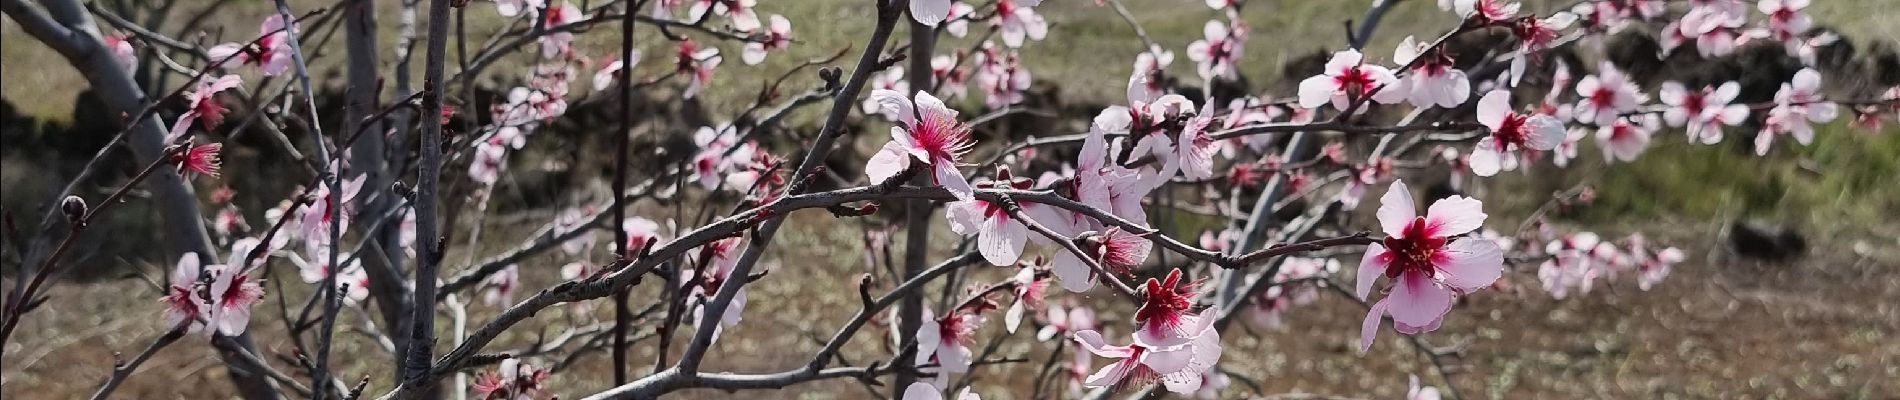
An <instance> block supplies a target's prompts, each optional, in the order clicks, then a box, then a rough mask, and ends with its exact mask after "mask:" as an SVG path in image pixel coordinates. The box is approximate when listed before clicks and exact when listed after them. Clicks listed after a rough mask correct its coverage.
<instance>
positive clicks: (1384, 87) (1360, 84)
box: [1300, 49, 1407, 111]
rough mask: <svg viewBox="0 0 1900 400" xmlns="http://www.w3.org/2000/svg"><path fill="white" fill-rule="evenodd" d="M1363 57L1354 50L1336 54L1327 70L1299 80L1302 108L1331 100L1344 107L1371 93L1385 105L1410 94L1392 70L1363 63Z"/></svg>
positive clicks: (1339, 107) (1327, 62) (1375, 99)
mask: <svg viewBox="0 0 1900 400" xmlns="http://www.w3.org/2000/svg"><path fill="white" fill-rule="evenodd" d="M1364 59H1365V56H1364V55H1361V54H1359V51H1358V50H1353V49H1346V50H1342V51H1340V52H1337V53H1333V58H1332V59H1330V60H1327V61H1326V72H1325V73H1323V74H1320V75H1314V76H1313V77H1311V78H1306V80H1303V81H1300V107H1305V108H1318V107H1319V106H1321V105H1325V104H1327V103H1328V102H1331V103H1332V105H1333V108H1335V109H1339V110H1345V109H1346V107H1348V105H1347V104H1348V103H1351V102H1353V101H1355V100H1359V99H1360V98H1361V97H1363V96H1366V95H1368V94H1370V95H1371V96H1372V100H1373V101H1377V102H1379V103H1382V104H1392V103H1397V102H1399V101H1402V100H1404V99H1405V97H1406V95H1407V93H1405V91H1404V90H1397V89H1399V88H1395V87H1394V86H1396V85H1399V84H1400V82H1399V80H1398V77H1396V76H1394V75H1392V70H1389V69H1386V68H1385V67H1382V66H1378V65H1367V64H1364V63H1363V61H1364ZM1364 110H1365V109H1364V108H1360V111H1364Z"/></svg>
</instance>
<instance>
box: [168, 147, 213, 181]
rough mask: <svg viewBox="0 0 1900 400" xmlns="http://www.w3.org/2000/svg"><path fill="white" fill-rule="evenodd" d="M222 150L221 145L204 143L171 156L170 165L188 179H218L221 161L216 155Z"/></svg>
mask: <svg viewBox="0 0 1900 400" xmlns="http://www.w3.org/2000/svg"><path fill="white" fill-rule="evenodd" d="M223 150H224V144H223V143H206V144H201V145H197V146H192V147H191V148H189V149H185V151H183V152H180V153H178V154H175V155H172V163H173V164H176V165H177V166H178V172H179V173H180V174H181V175H184V176H185V177H187V178H189V177H191V176H192V175H204V176H209V177H212V178H217V177H218V167H219V163H220V161H221V159H220V158H219V157H218V153H220V152H222V151H223Z"/></svg>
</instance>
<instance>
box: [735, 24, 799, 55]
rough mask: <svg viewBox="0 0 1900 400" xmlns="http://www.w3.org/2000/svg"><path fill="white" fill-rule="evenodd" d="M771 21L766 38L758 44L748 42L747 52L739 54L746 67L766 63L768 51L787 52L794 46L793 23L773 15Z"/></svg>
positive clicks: (757, 42)
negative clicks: (788, 48) (787, 49)
mask: <svg viewBox="0 0 1900 400" xmlns="http://www.w3.org/2000/svg"><path fill="white" fill-rule="evenodd" d="M771 21H772V25H771V26H770V27H769V29H768V30H767V31H766V32H765V34H764V38H763V39H761V40H759V41H756V42H746V44H745V50H744V51H743V52H741V53H740V54H739V59H740V60H741V61H745V63H746V65H758V64H759V63H761V62H765V53H766V52H767V51H774V50H785V49H786V48H787V47H790V46H791V45H792V21H791V20H788V19H785V16H783V15H778V14H772V18H771Z"/></svg>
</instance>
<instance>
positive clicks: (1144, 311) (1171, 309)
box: [1135, 269, 1195, 332]
mask: <svg viewBox="0 0 1900 400" xmlns="http://www.w3.org/2000/svg"><path fill="white" fill-rule="evenodd" d="M1147 289H1148V290H1147V293H1146V295H1147V299H1146V301H1144V302H1142V304H1141V309H1139V310H1135V320H1136V321H1138V322H1140V323H1141V324H1142V326H1144V327H1146V328H1147V329H1149V330H1150V331H1151V332H1152V331H1158V330H1173V329H1175V328H1177V327H1179V326H1180V325H1181V322H1182V321H1181V317H1183V316H1186V315H1187V313H1188V312H1189V311H1192V309H1193V307H1194V295H1195V291H1194V284H1191V283H1190V284H1187V285H1181V270H1179V269H1177V270H1174V271H1172V272H1169V273H1168V279H1167V281H1166V282H1163V281H1158V280H1155V279H1154V278H1148V288H1147Z"/></svg>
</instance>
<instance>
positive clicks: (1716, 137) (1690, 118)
mask: <svg viewBox="0 0 1900 400" xmlns="http://www.w3.org/2000/svg"><path fill="white" fill-rule="evenodd" d="M1741 92H1742V86H1741V85H1740V84H1737V83H1735V82H1728V83H1724V84H1722V86H1721V87H1720V88H1717V87H1714V86H1704V87H1703V88H1702V90H1700V91H1689V90H1688V89H1685V88H1683V86H1682V84H1681V83H1677V82H1675V81H1669V82H1663V84H1662V89H1661V91H1660V92H1659V93H1658V97H1660V98H1661V99H1662V102H1663V104H1667V105H1669V109H1667V110H1664V111H1663V120H1665V121H1668V122H1669V126H1673V127H1680V126H1684V125H1687V126H1688V128H1687V129H1686V131H1687V132H1688V133H1689V139H1690V140H1700V141H1702V143H1704V144H1714V143H1718V142H1721V141H1722V127H1723V126H1724V125H1726V126H1735V125H1739V124H1741V123H1742V120H1744V119H1747V118H1748V106H1745V105H1741V104H1729V102H1731V101H1734V100H1735V95H1737V94H1740V93H1741Z"/></svg>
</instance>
